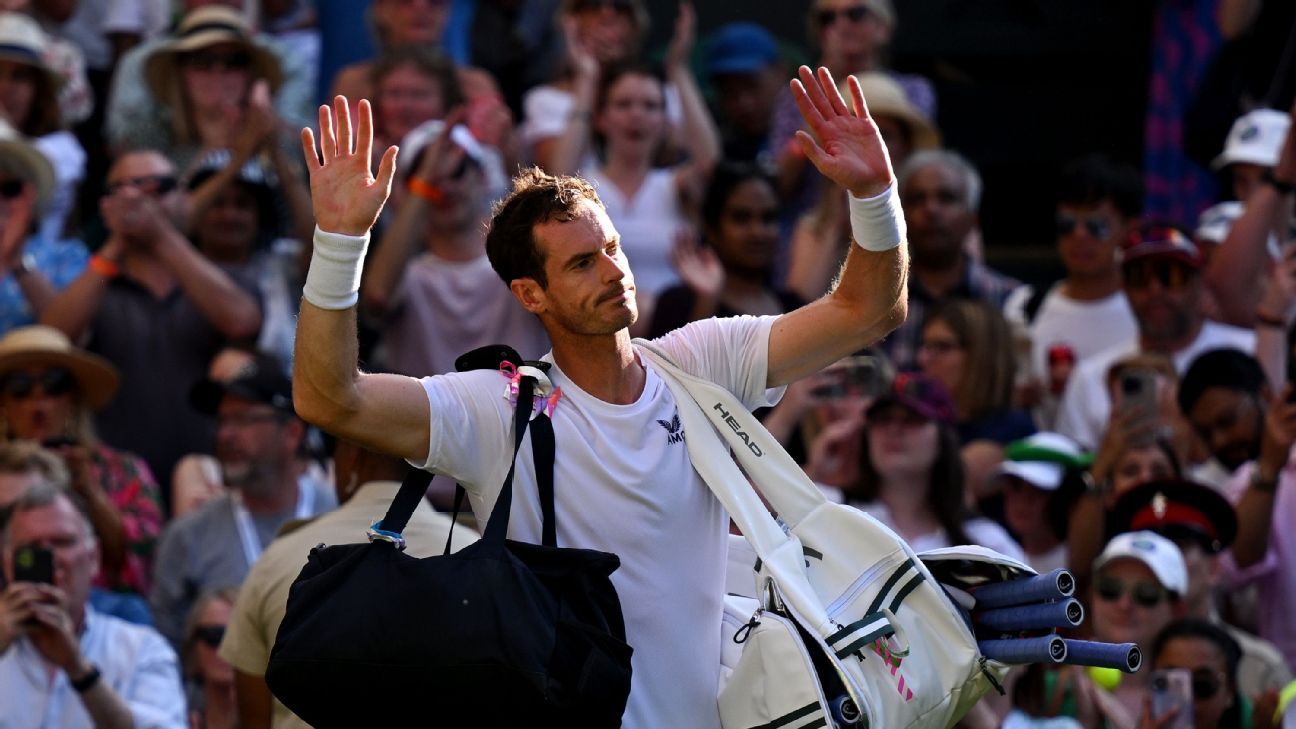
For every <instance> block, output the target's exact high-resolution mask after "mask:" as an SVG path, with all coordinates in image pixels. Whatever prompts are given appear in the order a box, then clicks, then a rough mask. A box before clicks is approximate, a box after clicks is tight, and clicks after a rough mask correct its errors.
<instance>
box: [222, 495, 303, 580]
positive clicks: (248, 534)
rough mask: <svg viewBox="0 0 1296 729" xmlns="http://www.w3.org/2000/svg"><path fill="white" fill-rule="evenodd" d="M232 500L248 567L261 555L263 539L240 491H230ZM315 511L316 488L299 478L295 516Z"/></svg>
mask: <svg viewBox="0 0 1296 729" xmlns="http://www.w3.org/2000/svg"><path fill="white" fill-rule="evenodd" d="M230 501H231V503H232V504H233V506H234V526H235V527H236V528H237V529H238V533H239V541H240V542H242V544H243V556H244V557H246V558H247V564H248V567H249V568H251V567H252V564H253V563H254V562H256V561H257V557H260V556H261V540H260V539H258V538H257V533H256V527H255V526H253V524H252V515H251V514H249V513H248V510H247V507H246V506H244V505H243V496H242V494H240V493H239V492H238V491H230ZM314 513H315V490H314V489H312V488H311V487H309V486H307V485H306V484H304V483H302V480H301V479H297V511H296V513H295V514H294V518H297V519H305V518H307V517H309V516H310V515H312V514H314Z"/></svg>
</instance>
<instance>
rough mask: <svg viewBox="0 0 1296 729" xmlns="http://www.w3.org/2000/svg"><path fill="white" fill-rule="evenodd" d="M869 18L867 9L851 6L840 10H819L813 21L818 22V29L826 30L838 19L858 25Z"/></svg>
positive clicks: (860, 6)
mask: <svg viewBox="0 0 1296 729" xmlns="http://www.w3.org/2000/svg"><path fill="white" fill-rule="evenodd" d="M868 16H869V9H868V8H867V7H865V6H863V5H852V6H850V7H849V8H842V9H840V10H838V9H835V8H827V9H824V10H820V11H819V12H818V13H816V14H815V20H816V21H818V23H819V27H820V28H827V27H828V26H830V25H832V24H833V23H836V22H837V19H838V18H846V19H847V20H849V21H850V22H852V23H858V22H860V21H862V20H864V19H865V18H867V17H868Z"/></svg>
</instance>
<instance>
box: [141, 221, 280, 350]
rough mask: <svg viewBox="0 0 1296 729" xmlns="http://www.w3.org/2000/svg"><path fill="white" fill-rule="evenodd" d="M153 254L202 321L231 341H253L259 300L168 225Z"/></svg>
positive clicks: (258, 313) (257, 328)
mask: <svg viewBox="0 0 1296 729" xmlns="http://www.w3.org/2000/svg"><path fill="white" fill-rule="evenodd" d="M163 231H164V232H163V234H162V235H161V236H160V237H159V239H158V240H157V241H156V242H155V243H154V244H153V246H154V247H153V252H154V255H156V256H157V257H158V260H160V261H162V263H163V265H165V266H166V267H167V269H168V270H170V271H171V273H172V274H174V275H175V277H176V280H177V281H179V282H180V288H181V289H183V290H184V292H185V295H187V296H188V297H189V299H190V300H191V301H193V303H194V306H195V307H197V309H198V312H199V313H200V314H202V315H203V318H204V319H206V320H207V321H208V322H210V323H211V325H212V326H214V327H216V329H217V330H218V331H220V333H221V334H223V335H224V336H225V337H227V338H229V339H236V340H237V339H250V338H252V337H254V336H256V333H257V331H258V330H259V329H260V328H261V309H260V308H259V307H258V306H257V303H256V299H255V298H253V296H252V295H251V294H249V293H247V292H246V291H244V290H243V289H241V288H239V286H238V284H236V283H234V279H232V278H230V277H229V275H228V274H226V273H225V272H224V271H222V270H221V269H220V267H219V266H217V265H216V264H214V263H212V262H211V261H209V260H208V259H207V257H206V256H204V255H203V254H201V253H199V252H198V249H196V248H194V247H193V245H191V244H190V243H189V241H188V239H186V238H185V237H184V236H182V235H181V234H180V231H178V230H176V229H175V228H173V227H171V225H169V224H167V225H165V226H164V228H163Z"/></svg>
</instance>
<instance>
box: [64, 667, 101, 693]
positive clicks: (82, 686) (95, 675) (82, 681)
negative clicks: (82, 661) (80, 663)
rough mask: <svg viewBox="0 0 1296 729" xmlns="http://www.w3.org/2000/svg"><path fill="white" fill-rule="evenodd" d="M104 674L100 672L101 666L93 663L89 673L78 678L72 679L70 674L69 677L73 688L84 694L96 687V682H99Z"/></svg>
mask: <svg viewBox="0 0 1296 729" xmlns="http://www.w3.org/2000/svg"><path fill="white" fill-rule="evenodd" d="M102 676H103V674H101V673H99V667H98V666H96V665H95V664H93V663H91V664H90V672H89V673H87V674H86V675H84V676H82V677H81V678H77V679H72V678H71V677H70V676H69V679H70V683H71V684H72V690H73V691H76V692H77V693H79V694H83V693H85V692H87V691H89V690H90V689H92V688H94V687H95V684H97V683H99V679H100V678H101V677H102Z"/></svg>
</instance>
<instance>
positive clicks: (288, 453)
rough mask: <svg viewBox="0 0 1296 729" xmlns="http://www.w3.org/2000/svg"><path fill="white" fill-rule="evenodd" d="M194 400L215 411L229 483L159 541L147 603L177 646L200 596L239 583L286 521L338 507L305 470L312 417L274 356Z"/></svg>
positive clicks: (206, 387) (200, 391)
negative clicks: (299, 411) (306, 418)
mask: <svg viewBox="0 0 1296 729" xmlns="http://www.w3.org/2000/svg"><path fill="white" fill-rule="evenodd" d="M191 399H192V402H193V405H194V407H196V408H198V409H199V410H202V411H204V412H209V413H212V414H214V415H215V416H216V458H217V460H218V461H220V466H221V473H222V476H223V478H224V481H225V485H226V486H227V487H228V490H227V491H226V492H225V493H223V494H221V495H220V496H217V497H216V498H214V499H212V500H210V501H208V502H207V503H205V504H203V505H202V506H201V507H199V508H198V509H197V510H195V511H193V512H190V513H188V514H185V515H184V516H182V517H180V518H178V519H176V520H175V521H174V522H172V523H171V525H170V526H168V527H167V529H166V531H165V532H163V534H162V539H161V541H160V542H159V543H158V550H157V559H156V563H155V573H154V582H153V591H152V594H151V595H150V598H149V602H150V603H151V604H152V607H153V620H154V624H155V625H156V627H157V629H158V630H159V631H160V632H161V633H162V634H163V635H165V636H166V637H167V639H169V640H170V641H171V642H172V644H173V645H176V646H177V647H178V646H179V644H180V641H181V638H182V635H183V631H184V623H185V618H186V617H187V616H188V614H189V609H190V608H191V607H192V606H193V603H194V601H195V600H196V599H197V598H198V596H199V595H201V594H203V593H205V592H207V591H210V590H217V589H220V588H223V587H236V586H238V585H239V584H240V583H241V582H242V581H243V578H244V577H246V576H247V573H248V570H249V569H250V568H251V566H252V563H253V562H255V561H256V559H257V557H258V556H260V554H261V550H262V549H263V548H264V547H265V546H266V545H268V544H269V543H270V541H271V540H272V539H274V537H275V534H276V533H278V531H279V528H280V527H282V526H283V525H284V523H285V522H287V521H289V520H290V519H305V518H308V517H311V516H314V515H315V514H318V513H321V512H324V511H329V510H331V509H333V508H335V507H336V506H337V498H336V496H335V495H334V493H333V490H332V489H331V488H329V487H328V485H326V484H319V483H315V482H313V481H311V480H309V479H305V478H299V476H300V474H299V471H300V468H299V466H298V461H297V452H298V448H299V447H300V445H301V441H302V437H303V435H304V433H305V428H306V426H305V424H304V423H302V421H301V420H299V419H298V418H297V415H296V414H295V413H294V412H293V406H292V382H291V381H290V380H289V379H288V377H287V376H286V375H284V374H283V368H282V367H281V366H280V365H279V363H278V362H277V361H275V360H273V359H272V358H269V357H265V356H258V357H257V358H256V359H255V360H253V362H252V363H250V364H249V365H248V366H247V367H245V368H244V369H243V370H242V371H240V372H239V373H238V374H237V375H235V376H234V377H233V378H232V379H230V380H228V381H226V382H215V381H211V380H207V381H203V382H201V383H199V385H198V386H196V387H195V388H194V391H193V395H192V398H191Z"/></svg>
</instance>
